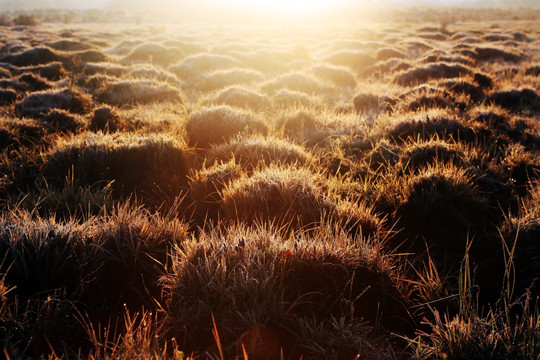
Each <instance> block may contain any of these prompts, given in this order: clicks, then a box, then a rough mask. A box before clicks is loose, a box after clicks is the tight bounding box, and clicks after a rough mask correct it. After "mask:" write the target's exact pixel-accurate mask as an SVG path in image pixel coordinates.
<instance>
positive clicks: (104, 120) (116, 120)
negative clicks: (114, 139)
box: [88, 106, 124, 132]
mask: <svg viewBox="0 0 540 360" xmlns="http://www.w3.org/2000/svg"><path fill="white" fill-rule="evenodd" d="M123 125H124V124H123V122H122V120H121V119H120V116H118V114H117V113H116V112H115V111H114V109H112V108H111V107H109V106H102V107H100V108H99V109H96V110H94V116H92V118H91V119H90V124H89V125H88V129H90V130H92V131H103V132H115V131H117V130H119V129H120V128H122V127H123Z"/></svg>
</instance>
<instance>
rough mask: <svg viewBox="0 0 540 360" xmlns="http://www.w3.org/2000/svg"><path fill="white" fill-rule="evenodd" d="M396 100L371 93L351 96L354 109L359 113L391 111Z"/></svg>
mask: <svg viewBox="0 0 540 360" xmlns="http://www.w3.org/2000/svg"><path fill="white" fill-rule="evenodd" d="M395 104H396V101H395V100H393V99H392V98H390V97H388V96H379V95H375V94H371V93H360V94H357V95H356V96H355V97H354V98H353V105H354V109H355V110H356V111H357V112H359V113H364V112H367V111H376V112H379V111H386V112H391V111H392V106H393V105H395Z"/></svg>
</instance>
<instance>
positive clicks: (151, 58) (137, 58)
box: [123, 43, 184, 66]
mask: <svg viewBox="0 0 540 360" xmlns="http://www.w3.org/2000/svg"><path fill="white" fill-rule="evenodd" d="M183 57H184V53H183V52H182V50H180V49H178V48H174V47H172V48H171V47H165V46H163V45H160V44H156V43H148V44H141V45H139V46H137V47H136V48H135V49H133V51H131V52H130V53H129V54H128V55H127V56H126V57H125V58H124V59H123V62H128V63H130V62H143V63H156V64H159V65H162V66H167V65H170V64H172V63H175V62H178V61H180V60H181V59H182V58H183Z"/></svg>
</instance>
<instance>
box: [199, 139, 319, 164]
mask: <svg viewBox="0 0 540 360" xmlns="http://www.w3.org/2000/svg"><path fill="white" fill-rule="evenodd" d="M208 157H209V159H210V161H213V160H214V159H215V160H216V161H218V162H226V161H229V160H231V159H234V161H235V162H236V164H238V165H241V166H242V167H244V168H246V169H247V170H253V169H255V168H258V167H264V166H269V165H270V164H289V165H294V164H296V165H306V164H307V163H308V162H309V161H310V159H311V155H310V154H309V153H308V152H307V151H306V150H304V149H303V148H302V147H301V146H299V145H296V144H293V143H291V142H289V141H286V140H282V139H280V138H277V137H264V136H261V135H251V136H246V137H241V138H238V139H234V140H231V141H229V142H227V143H225V144H219V145H216V146H213V147H212V148H211V149H210V151H209V153H208Z"/></svg>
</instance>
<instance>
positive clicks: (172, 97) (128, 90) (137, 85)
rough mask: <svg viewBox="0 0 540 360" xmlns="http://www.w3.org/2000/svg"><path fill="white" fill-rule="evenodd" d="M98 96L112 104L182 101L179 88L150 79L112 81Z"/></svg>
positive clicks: (102, 100) (100, 99)
mask: <svg viewBox="0 0 540 360" xmlns="http://www.w3.org/2000/svg"><path fill="white" fill-rule="evenodd" d="M97 98H98V100H99V101H101V102H104V103H107V104H110V105H123V104H148V103H152V102H164V101H171V102H182V94H181V91H180V90H179V89H178V88H176V87H173V86H171V85H170V84H167V83H162V82H156V81H149V80H123V81H115V82H111V83H109V84H106V85H105V87H104V88H102V89H101V90H100V91H99V93H98V96H97Z"/></svg>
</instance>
